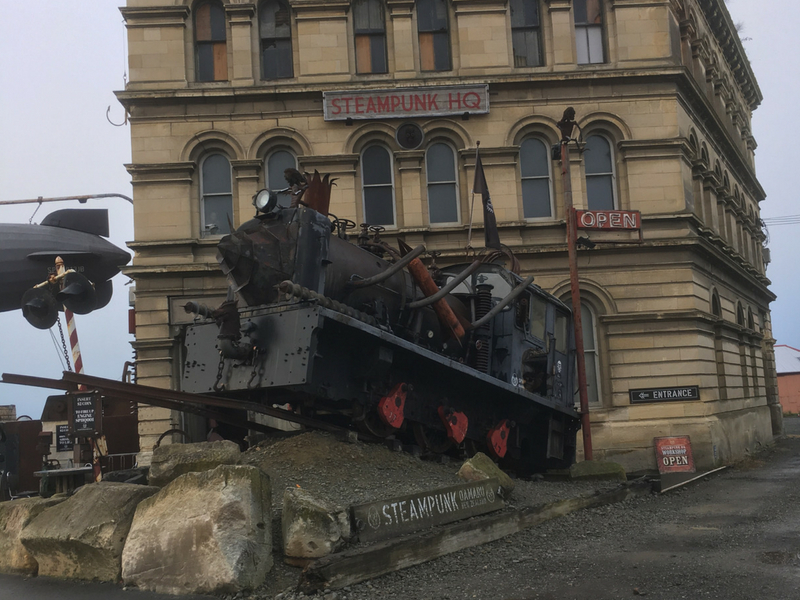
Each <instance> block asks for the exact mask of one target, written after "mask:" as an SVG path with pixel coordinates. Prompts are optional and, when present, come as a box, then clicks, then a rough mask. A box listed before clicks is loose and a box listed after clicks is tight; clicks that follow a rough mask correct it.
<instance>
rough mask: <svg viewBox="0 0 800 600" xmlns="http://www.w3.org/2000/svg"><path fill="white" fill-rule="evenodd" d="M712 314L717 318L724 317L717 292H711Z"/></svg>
mask: <svg viewBox="0 0 800 600" xmlns="http://www.w3.org/2000/svg"><path fill="white" fill-rule="evenodd" d="M711 314H712V315H714V316H715V317H721V316H722V308H721V307H720V305H719V296H718V295H717V291H716V290H714V291H713V292H711Z"/></svg>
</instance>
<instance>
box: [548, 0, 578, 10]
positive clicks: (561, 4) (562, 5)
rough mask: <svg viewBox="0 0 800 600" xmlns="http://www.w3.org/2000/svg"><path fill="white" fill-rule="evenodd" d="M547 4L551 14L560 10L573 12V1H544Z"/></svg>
mask: <svg viewBox="0 0 800 600" xmlns="http://www.w3.org/2000/svg"><path fill="white" fill-rule="evenodd" d="M544 2H545V4H547V9H548V10H549V11H551V12H555V11H559V10H572V1H571V0H544Z"/></svg>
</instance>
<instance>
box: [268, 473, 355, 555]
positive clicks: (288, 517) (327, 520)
mask: <svg viewBox="0 0 800 600" xmlns="http://www.w3.org/2000/svg"><path fill="white" fill-rule="evenodd" d="M281 529H282V532H283V552H284V554H285V555H286V556H289V557H292V558H320V557H322V556H327V555H328V554H331V553H332V552H335V551H336V550H337V549H338V548H339V547H341V546H342V544H344V542H345V541H347V539H349V538H350V537H351V526H350V518H349V516H348V515H347V512H345V511H344V510H342V509H337V508H334V507H332V506H330V505H329V504H328V503H327V502H325V501H323V500H321V499H319V498H315V497H314V496H312V495H311V494H309V493H308V492H307V491H305V490H302V489H299V488H295V489H291V488H290V489H287V490H286V491H285V492H284V494H283V515H282V523H281Z"/></svg>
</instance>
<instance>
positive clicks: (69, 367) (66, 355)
mask: <svg viewBox="0 0 800 600" xmlns="http://www.w3.org/2000/svg"><path fill="white" fill-rule="evenodd" d="M56 323H58V333H59V334H60V335H61V348H62V349H63V350H64V358H65V359H66V360H67V371H72V365H71V364H70V361H69V350H67V340H66V339H64V330H63V329H62V328H61V317H60V316H59V317H58V318H57V320H56Z"/></svg>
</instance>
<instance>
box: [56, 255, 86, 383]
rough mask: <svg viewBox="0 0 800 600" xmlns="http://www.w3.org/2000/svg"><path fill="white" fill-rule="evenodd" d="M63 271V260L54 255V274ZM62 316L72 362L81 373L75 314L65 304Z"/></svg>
mask: <svg viewBox="0 0 800 600" xmlns="http://www.w3.org/2000/svg"><path fill="white" fill-rule="evenodd" d="M64 272H65V268H64V261H63V259H62V258H61V257H60V256H56V275H63V274H64ZM64 317H65V318H66V320H67V332H68V333H69V345H70V348H71V349H72V364H73V365H75V372H76V373H83V359H82V358H81V345H80V344H79V343H78V331H77V329H75V315H73V314H72V311H71V310H70V309H68V308H67V307H66V306H65V307H64Z"/></svg>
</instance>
